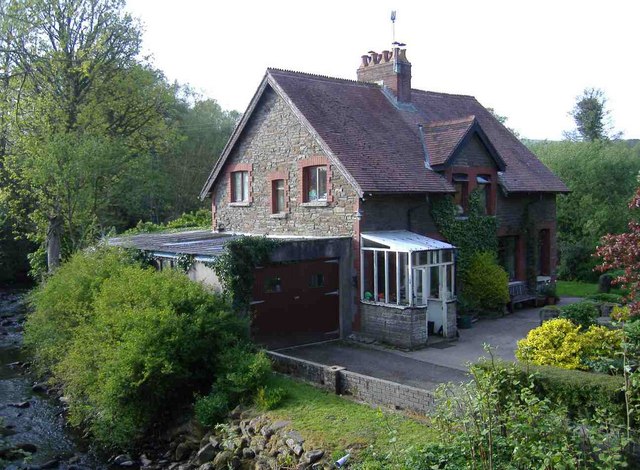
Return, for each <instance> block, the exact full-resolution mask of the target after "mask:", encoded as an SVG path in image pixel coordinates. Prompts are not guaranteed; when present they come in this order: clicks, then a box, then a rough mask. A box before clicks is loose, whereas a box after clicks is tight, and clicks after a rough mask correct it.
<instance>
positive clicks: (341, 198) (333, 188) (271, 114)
mask: <svg viewBox="0 0 640 470" xmlns="http://www.w3.org/2000/svg"><path fill="white" fill-rule="evenodd" d="M243 133H244V135H243V136H242V138H241V140H240V142H239V145H237V146H236V148H235V149H234V151H233V152H232V154H231V155H230V156H229V160H228V161H227V163H226V164H225V167H224V168H223V169H222V171H221V173H220V175H219V176H218V179H217V181H216V183H215V185H214V187H213V201H212V202H213V208H214V227H215V228H217V229H221V228H222V229H224V230H226V231H234V232H242V233H252V234H287V235H313V236H328V235H330V236H339V235H348V236H351V235H353V231H354V227H353V222H354V220H355V217H356V215H355V211H356V203H357V199H358V198H357V194H356V192H355V190H354V189H353V186H352V185H351V184H350V183H349V182H347V180H346V179H345V178H344V176H343V175H342V173H341V172H340V170H339V169H338V168H337V167H335V166H334V165H330V168H329V182H328V185H329V186H330V193H329V197H328V199H329V201H328V202H327V203H326V204H322V203H319V204H305V203H302V202H301V201H302V198H301V194H300V192H301V189H302V184H301V178H302V170H301V169H300V168H299V165H298V163H299V162H301V161H303V160H305V159H308V158H313V157H319V158H326V155H325V154H324V152H323V151H322V149H321V147H320V145H319V144H318V142H316V140H315V139H314V138H313V136H312V135H311V134H310V133H309V131H308V130H307V129H306V128H304V127H303V125H302V124H301V123H300V121H299V120H298V119H297V117H296V116H295V115H294V114H293V112H292V111H291V109H290V108H289V107H288V105H287V104H286V103H285V102H284V101H283V100H282V99H281V98H280V97H279V96H278V95H277V94H276V93H275V92H274V91H273V90H271V89H267V90H266V91H265V94H264V95H263V97H262V99H261V101H260V102H259V103H258V105H257V107H256V109H255V111H254V113H253V116H252V118H251V121H250V122H249V123H248V124H247V126H246V127H245V129H244V131H243ZM238 164H250V165H252V167H251V181H250V185H251V189H250V202H249V203H248V204H245V205H242V204H235V205H234V204H232V203H230V198H229V190H230V188H229V176H228V171H229V168H231V167H232V166H233V165H238ZM274 175H282V176H283V177H284V179H285V197H286V204H287V208H286V211H285V213H284V214H272V209H271V205H272V191H271V184H272V179H273V178H274Z"/></svg>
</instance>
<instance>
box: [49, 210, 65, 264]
mask: <svg viewBox="0 0 640 470" xmlns="http://www.w3.org/2000/svg"><path fill="white" fill-rule="evenodd" d="M61 237H62V218H61V217H60V216H59V215H58V216H55V217H51V218H49V228H48V229H47V242H46V243H47V269H48V270H49V272H50V273H51V272H53V271H54V270H55V269H56V268H57V267H58V266H60V238H61Z"/></svg>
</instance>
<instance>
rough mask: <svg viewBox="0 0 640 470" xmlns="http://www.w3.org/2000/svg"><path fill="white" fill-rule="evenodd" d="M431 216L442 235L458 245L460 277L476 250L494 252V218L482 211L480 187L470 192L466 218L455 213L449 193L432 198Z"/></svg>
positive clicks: (463, 274) (462, 275)
mask: <svg viewBox="0 0 640 470" xmlns="http://www.w3.org/2000/svg"><path fill="white" fill-rule="evenodd" d="M431 215H432V217H433V220H434V222H435V224H436V227H437V228H438V231H439V232H440V233H441V234H442V236H444V237H445V238H446V239H447V241H448V242H449V243H451V244H452V245H455V246H456V247H457V248H458V254H457V268H456V269H457V272H458V276H459V277H460V278H464V277H465V274H466V273H467V270H468V268H469V265H470V263H471V258H472V257H473V255H474V254H475V253H479V252H489V253H494V254H497V252H498V236H497V228H498V225H497V220H496V218H495V217H492V216H488V215H485V214H484V207H483V205H482V199H481V195H480V190H478V189H474V190H473V191H471V193H470V194H469V210H468V214H467V215H466V216H465V217H460V216H459V215H458V213H457V208H456V206H455V204H454V203H453V197H451V196H445V197H443V198H439V199H436V200H434V201H433V204H432V206H431Z"/></svg>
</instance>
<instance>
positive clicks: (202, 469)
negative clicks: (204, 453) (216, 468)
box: [198, 462, 213, 470]
mask: <svg viewBox="0 0 640 470" xmlns="http://www.w3.org/2000/svg"><path fill="white" fill-rule="evenodd" d="M198 470H213V464H212V463H211V462H207V463H205V464H204V465H200V466H199V467H198Z"/></svg>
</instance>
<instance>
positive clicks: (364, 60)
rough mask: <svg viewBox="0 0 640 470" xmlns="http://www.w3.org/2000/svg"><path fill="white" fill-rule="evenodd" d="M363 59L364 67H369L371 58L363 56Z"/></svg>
mask: <svg viewBox="0 0 640 470" xmlns="http://www.w3.org/2000/svg"><path fill="white" fill-rule="evenodd" d="M361 57H362V66H363V67H366V66H367V65H369V56H368V55H363V56H361Z"/></svg>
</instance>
